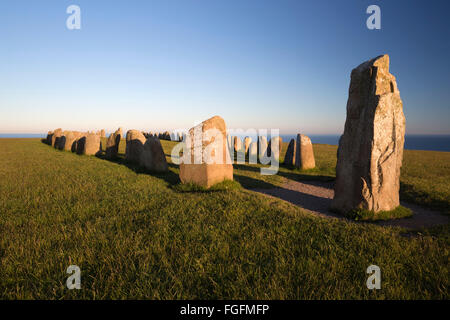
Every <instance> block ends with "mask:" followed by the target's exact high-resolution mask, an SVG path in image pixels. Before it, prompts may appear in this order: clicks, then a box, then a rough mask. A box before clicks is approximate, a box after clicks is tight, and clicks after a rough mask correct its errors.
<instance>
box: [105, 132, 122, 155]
mask: <svg viewBox="0 0 450 320" xmlns="http://www.w3.org/2000/svg"><path fill="white" fill-rule="evenodd" d="M121 138H122V136H121V134H120V131H119V130H117V131H116V132H115V133H111V135H110V136H109V138H108V140H107V141H106V154H105V157H106V159H108V160H114V159H116V158H117V155H118V153H119V144H120V139H121Z"/></svg>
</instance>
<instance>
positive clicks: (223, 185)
mask: <svg viewBox="0 0 450 320" xmlns="http://www.w3.org/2000/svg"><path fill="white" fill-rule="evenodd" d="M241 188H242V186H241V185H240V184H239V183H238V182H236V181H233V180H225V181H222V182H220V183H216V184H215V185H213V186H211V187H210V188H206V187H202V186H199V185H197V184H194V183H179V184H177V185H175V186H173V188H172V189H173V190H175V191H177V192H181V193H183V192H203V193H209V192H218V191H231V190H239V189H241Z"/></svg>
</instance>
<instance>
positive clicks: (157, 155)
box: [140, 137, 168, 172]
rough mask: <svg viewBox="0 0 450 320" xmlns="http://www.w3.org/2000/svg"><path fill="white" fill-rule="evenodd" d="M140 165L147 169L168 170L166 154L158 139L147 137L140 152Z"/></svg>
mask: <svg viewBox="0 0 450 320" xmlns="http://www.w3.org/2000/svg"><path fill="white" fill-rule="evenodd" d="M140 165H141V166H142V167H144V168H145V169H147V170H149V171H154V172H166V171H167V170H168V166H167V161H166V155H165V154H164V150H163V148H162V146H161V142H160V141H159V139H157V138H154V137H149V138H148V139H147V141H146V142H145V144H144V149H143V150H142V153H141V158H140Z"/></svg>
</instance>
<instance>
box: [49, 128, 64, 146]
mask: <svg viewBox="0 0 450 320" xmlns="http://www.w3.org/2000/svg"><path fill="white" fill-rule="evenodd" d="M62 134H63V131H62V129H61V128H59V129H56V130H55V131H53V135H52V142H51V145H52V147H54V146H55V142H56V138H59V137H61V136H62Z"/></svg>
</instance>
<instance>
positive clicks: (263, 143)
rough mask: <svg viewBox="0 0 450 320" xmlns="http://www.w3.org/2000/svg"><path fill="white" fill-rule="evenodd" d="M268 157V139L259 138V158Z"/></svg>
mask: <svg viewBox="0 0 450 320" xmlns="http://www.w3.org/2000/svg"><path fill="white" fill-rule="evenodd" d="M265 156H267V138H266V137H265V136H259V137H258V157H259V158H260V159H261V158H262V157H265Z"/></svg>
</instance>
